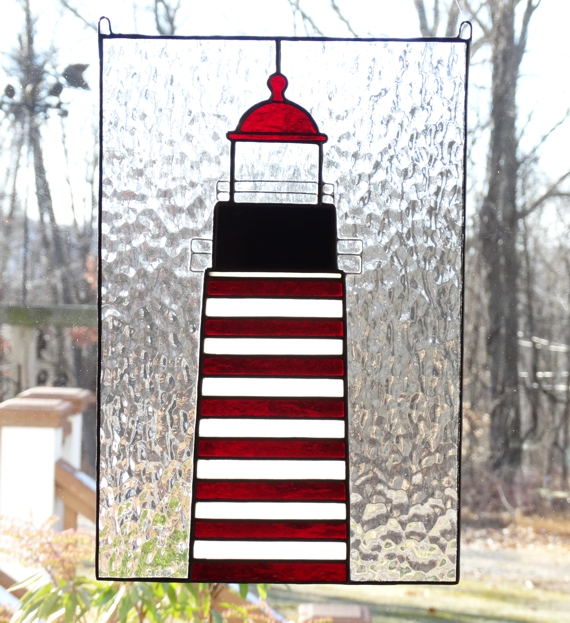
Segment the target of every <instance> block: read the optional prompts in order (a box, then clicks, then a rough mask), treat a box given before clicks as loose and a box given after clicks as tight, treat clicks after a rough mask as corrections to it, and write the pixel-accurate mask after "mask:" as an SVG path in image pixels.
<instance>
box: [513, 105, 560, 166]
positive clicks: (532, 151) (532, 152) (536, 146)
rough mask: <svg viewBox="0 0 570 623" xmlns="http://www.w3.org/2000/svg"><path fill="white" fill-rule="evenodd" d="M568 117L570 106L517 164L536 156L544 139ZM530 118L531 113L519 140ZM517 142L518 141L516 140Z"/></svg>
mask: <svg viewBox="0 0 570 623" xmlns="http://www.w3.org/2000/svg"><path fill="white" fill-rule="evenodd" d="M569 117H570V108H569V109H568V110H567V111H566V113H565V114H564V116H563V117H562V119H560V120H559V121H557V122H556V123H555V124H554V125H553V126H552V127H551V128H550V130H548V132H547V133H546V134H544V135H543V136H542V137H541V139H540V141H538V143H537V144H536V145H535V146H534V147H533V148H532V150H531V151H530V152H529V153H528V154H526V156H524V157H523V158H521V160H520V162H519V164H520V165H522V164H525V163H527V162H528V161H529V160H531V159H532V158H533V157H534V156H536V154H537V152H538V150H539V149H540V148H541V147H542V146H543V145H544V143H546V141H547V140H548V139H549V138H550V137H551V136H552V134H553V133H554V132H555V131H556V130H557V129H558V128H559V127H560V126H561V125H562V124H563V123H564V122H565V121H567V120H568V118H569ZM531 118H532V113H531V115H530V116H529V120H528V123H527V124H525V128H523V132H521V136H520V137H519V141H520V139H521V138H522V135H523V134H524V129H526V126H527V125H528V124H529V123H530V121H531ZM517 142H518V141H517Z"/></svg>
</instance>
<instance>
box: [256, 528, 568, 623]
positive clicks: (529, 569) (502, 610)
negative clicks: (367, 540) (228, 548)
mask: <svg viewBox="0 0 570 623" xmlns="http://www.w3.org/2000/svg"><path fill="white" fill-rule="evenodd" d="M462 532H463V538H462V545H461V559H460V560H461V581H460V583H459V584H458V585H457V586H441V587H437V586H433V585H432V586H421V585H418V586H409V585H408V586H325V585H322V586H318V585H310V586H293V585H291V586H283V585H273V586H272V588H271V590H270V592H269V595H268V601H269V603H270V604H271V605H272V606H273V607H274V608H275V609H276V610H277V611H279V612H281V613H283V614H284V615H285V616H289V617H294V616H295V615H296V612H297V606H298V604H299V603H315V602H328V603H330V602H334V601H337V602H338V601H345V600H347V601H350V602H356V603H359V604H364V605H368V606H369V607H370V610H371V612H372V617H373V623H408V622H409V623H423V622H424V621H454V622H457V623H464V622H465V623H467V622H469V623H472V622H481V623H519V622H520V623H522V622H525V623H526V622H531V621H532V622H535V621H536V622H541V623H542V622H544V623H566V622H568V623H570V537H569V536H568V535H558V536H557V535H552V534H550V533H548V532H547V531H545V530H543V531H541V530H540V529H539V530H534V529H533V528H530V527H520V526H519V527H511V528H505V529H489V528H485V529H474V528H469V527H467V528H463V529H462Z"/></svg>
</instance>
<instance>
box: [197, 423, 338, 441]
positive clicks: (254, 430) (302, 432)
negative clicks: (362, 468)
mask: <svg viewBox="0 0 570 623" xmlns="http://www.w3.org/2000/svg"><path fill="white" fill-rule="evenodd" d="M199 436H200V437H286V438H291V437H309V438H315V439H342V438H343V437H344V422H343V421H342V420H261V419H259V418H255V419H246V418H244V419H241V418H240V419H238V418H235V419H233V418H205V419H203V420H201V421H200V429H199Z"/></svg>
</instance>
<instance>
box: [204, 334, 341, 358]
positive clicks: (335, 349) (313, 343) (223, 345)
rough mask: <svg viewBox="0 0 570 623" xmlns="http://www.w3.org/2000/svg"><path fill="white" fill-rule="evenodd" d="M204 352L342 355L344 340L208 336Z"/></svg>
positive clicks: (225, 353) (210, 353)
mask: <svg viewBox="0 0 570 623" xmlns="http://www.w3.org/2000/svg"><path fill="white" fill-rule="evenodd" d="M204 352H205V353H206V354H208V355H342V340H338V339H328V338H323V339H320V340H315V339H311V338H305V339H297V338H283V339H275V338H257V337H233V338H227V337H207V338H205V339H204Z"/></svg>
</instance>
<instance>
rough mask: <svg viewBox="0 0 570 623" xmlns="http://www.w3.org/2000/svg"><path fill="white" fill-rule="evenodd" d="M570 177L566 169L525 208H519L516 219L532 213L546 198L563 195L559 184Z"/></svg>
mask: <svg viewBox="0 0 570 623" xmlns="http://www.w3.org/2000/svg"><path fill="white" fill-rule="evenodd" d="M569 177H570V171H566V173H564V175H561V176H560V177H559V178H558V179H557V180H556V182H554V184H552V185H551V186H550V187H549V188H548V190H547V191H546V192H545V193H543V194H542V195H541V196H540V197H539V198H538V199H536V200H535V201H533V202H532V203H531V204H530V205H529V206H528V207H527V208H526V209H525V210H519V211H518V213H517V219H523V218H526V217H527V216H529V215H530V214H532V213H533V212H534V211H535V210H536V209H537V208H539V207H540V206H541V205H542V204H543V203H544V202H545V201H548V199H552V198H554V197H560V196H563V195H562V194H561V193H562V191H560V190H559V186H560V184H562V182H563V181H564V180H567V179H568V178H569Z"/></svg>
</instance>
